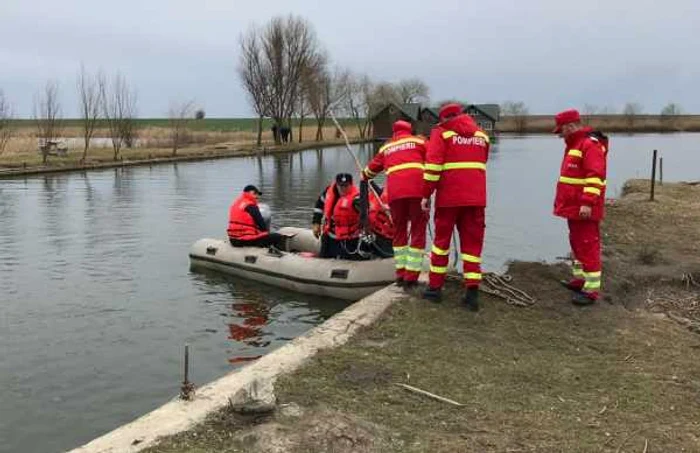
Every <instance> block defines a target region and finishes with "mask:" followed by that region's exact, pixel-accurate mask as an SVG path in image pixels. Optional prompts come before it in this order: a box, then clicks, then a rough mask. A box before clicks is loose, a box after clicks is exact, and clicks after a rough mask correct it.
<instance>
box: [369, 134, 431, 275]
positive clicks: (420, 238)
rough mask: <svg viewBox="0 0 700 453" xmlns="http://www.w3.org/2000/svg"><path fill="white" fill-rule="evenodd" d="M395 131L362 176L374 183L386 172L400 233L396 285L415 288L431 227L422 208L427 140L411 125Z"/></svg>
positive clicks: (395, 245) (396, 239)
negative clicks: (409, 235) (378, 176)
mask: <svg viewBox="0 0 700 453" xmlns="http://www.w3.org/2000/svg"><path fill="white" fill-rule="evenodd" d="M392 129H393V136H392V137H391V140H389V141H388V142H387V143H386V144H384V146H382V147H381V148H380V149H379V151H378V152H377V154H376V155H375V156H374V158H373V159H372V160H371V161H370V162H369V163H368V164H367V166H366V167H365V169H364V170H363V171H362V176H363V178H365V179H372V178H374V177H375V176H376V175H377V174H378V173H380V172H381V171H386V174H387V184H386V186H387V188H390V190H388V189H385V191H384V193H385V194H386V193H387V192H388V196H387V197H386V199H387V201H388V203H389V206H390V208H391V218H392V220H393V222H394V225H395V229H396V233H395V235H394V241H393V249H394V261H395V262H396V283H397V284H398V285H400V286H404V287H411V286H414V285H415V284H416V283H417V281H418V275H419V274H420V271H421V267H422V266H421V263H422V261H423V252H424V250H425V231H426V227H427V224H428V215H427V214H426V213H425V212H423V210H422V209H421V206H420V200H421V196H422V193H423V191H422V188H423V162H424V161H425V140H423V139H422V138H420V137H416V136H414V135H413V134H412V130H411V129H412V127H411V123H409V122H406V121H397V122H395V123H394V125H393V127H392ZM382 196H383V197H384V196H385V195H384V194H383V195H382ZM409 223H410V232H411V243H410V245H409V243H408V231H409Z"/></svg>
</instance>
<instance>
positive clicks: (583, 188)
mask: <svg viewBox="0 0 700 453" xmlns="http://www.w3.org/2000/svg"><path fill="white" fill-rule="evenodd" d="M555 121H556V128H555V129H554V132H555V133H556V134H558V135H559V136H560V137H561V138H563V139H564V142H565V143H566V147H565V150H564V159H563V161H562V164H561V172H560V176H559V181H558V183H557V192H556V198H555V200H554V215H555V216H558V217H563V218H565V219H567V222H568V226H569V242H570V244H571V251H572V256H573V259H574V262H573V278H572V279H571V280H569V281H565V282H562V283H563V284H564V286H566V287H567V288H568V289H570V290H572V291H574V297H573V299H572V302H573V303H574V304H576V305H591V304H593V303H595V301H596V300H598V298H599V297H600V283H601V276H602V273H601V260H600V248H601V247H600V222H601V220H602V219H603V216H604V211H605V186H606V180H605V178H606V172H607V168H606V167H607V163H606V161H607V156H608V138H607V137H606V136H605V135H603V134H602V133H601V132H598V131H594V130H593V129H592V128H590V127H586V126H584V125H583V124H582V123H581V116H580V115H579V113H578V111H576V110H566V111H564V112H561V113H558V114H557V115H556V117H555Z"/></svg>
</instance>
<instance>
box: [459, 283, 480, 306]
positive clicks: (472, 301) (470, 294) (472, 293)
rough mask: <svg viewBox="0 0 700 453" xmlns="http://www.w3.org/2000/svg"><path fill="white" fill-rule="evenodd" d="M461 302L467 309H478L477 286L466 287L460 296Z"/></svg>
mask: <svg viewBox="0 0 700 453" xmlns="http://www.w3.org/2000/svg"><path fill="white" fill-rule="evenodd" d="M462 303H463V304H464V305H465V306H466V307H467V309H468V310H469V311H479V288H476V287H472V288H467V291H466V292H465V293H464V296H463V297H462Z"/></svg>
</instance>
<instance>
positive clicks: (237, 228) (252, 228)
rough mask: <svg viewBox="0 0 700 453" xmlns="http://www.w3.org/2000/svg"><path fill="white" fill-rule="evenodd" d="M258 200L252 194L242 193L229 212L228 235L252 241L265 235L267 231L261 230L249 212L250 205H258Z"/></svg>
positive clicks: (232, 237)
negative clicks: (247, 209)
mask: <svg viewBox="0 0 700 453" xmlns="http://www.w3.org/2000/svg"><path fill="white" fill-rule="evenodd" d="M257 205H258V202H257V200H256V199H255V197H253V196H252V195H250V194H248V193H245V192H244V193H242V194H241V196H240V197H238V198H236V200H235V201H234V202H233V204H231V208H230V209H229V213H228V229H227V230H226V231H227V233H228V237H229V238H231V239H238V240H241V241H252V240H255V239H258V238H261V237H263V236H265V235H266V234H268V233H267V231H263V230H260V229H259V228H258V225H257V224H256V223H255V219H253V216H251V215H250V214H248V212H247V211H246V208H247V207H248V206H257Z"/></svg>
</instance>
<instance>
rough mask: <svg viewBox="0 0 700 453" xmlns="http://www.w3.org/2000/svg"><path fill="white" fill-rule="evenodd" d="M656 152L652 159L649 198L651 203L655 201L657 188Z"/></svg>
mask: <svg viewBox="0 0 700 453" xmlns="http://www.w3.org/2000/svg"><path fill="white" fill-rule="evenodd" d="M656 152H657V151H656V150H654V154H653V157H652V159H651V195H650V197H649V200H650V201H654V189H655V186H656Z"/></svg>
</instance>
